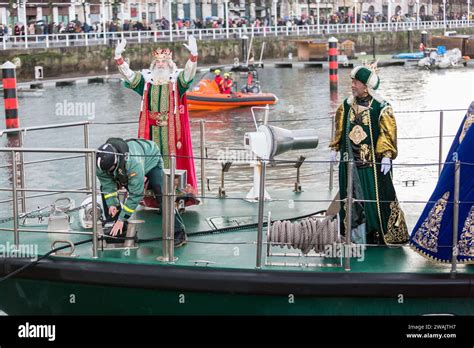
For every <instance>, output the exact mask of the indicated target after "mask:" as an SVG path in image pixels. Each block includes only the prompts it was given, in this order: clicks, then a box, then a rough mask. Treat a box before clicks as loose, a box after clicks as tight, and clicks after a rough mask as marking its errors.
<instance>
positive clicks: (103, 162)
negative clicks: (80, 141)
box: [97, 143, 118, 172]
mask: <svg viewBox="0 0 474 348" xmlns="http://www.w3.org/2000/svg"><path fill="white" fill-rule="evenodd" d="M117 163H118V155H117V150H116V149H115V147H113V146H112V145H110V144H109V143H105V144H104V145H101V146H100V147H99V148H98V149H97V167H98V168H100V169H102V170H104V171H106V172H112V171H114V169H115V167H116V166H117Z"/></svg>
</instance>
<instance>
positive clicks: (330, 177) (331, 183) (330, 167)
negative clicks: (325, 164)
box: [329, 116, 336, 190]
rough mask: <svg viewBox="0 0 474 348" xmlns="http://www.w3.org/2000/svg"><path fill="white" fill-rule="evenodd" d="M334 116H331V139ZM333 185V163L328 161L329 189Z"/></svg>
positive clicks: (333, 129) (333, 130)
mask: <svg viewBox="0 0 474 348" xmlns="http://www.w3.org/2000/svg"><path fill="white" fill-rule="evenodd" d="M335 122H336V117H335V116H331V139H334V132H335V126H334V123H335ZM333 186H334V163H333V162H332V161H331V163H329V190H332V189H333Z"/></svg>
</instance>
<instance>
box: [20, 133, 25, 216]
mask: <svg viewBox="0 0 474 348" xmlns="http://www.w3.org/2000/svg"><path fill="white" fill-rule="evenodd" d="M24 136H25V133H24V132H20V147H23V145H24V141H25V138H24ZM25 182H26V180H25V155H24V153H23V152H20V187H21V188H25ZM20 195H21V212H22V213H26V192H25V191H21V192H20Z"/></svg>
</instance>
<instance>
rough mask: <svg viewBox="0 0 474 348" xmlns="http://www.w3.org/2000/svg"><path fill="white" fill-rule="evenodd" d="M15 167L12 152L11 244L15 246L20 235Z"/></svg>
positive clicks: (14, 152) (13, 153)
mask: <svg viewBox="0 0 474 348" xmlns="http://www.w3.org/2000/svg"><path fill="white" fill-rule="evenodd" d="M17 169H18V168H17V167H16V151H12V174H13V178H12V184H13V185H12V194H13V243H14V244H15V246H17V247H18V246H19V245H20V233H19V231H18V191H17V176H18V175H17Z"/></svg>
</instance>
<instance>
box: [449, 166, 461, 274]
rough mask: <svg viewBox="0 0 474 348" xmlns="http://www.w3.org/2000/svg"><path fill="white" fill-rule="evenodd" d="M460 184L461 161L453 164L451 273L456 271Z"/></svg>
mask: <svg viewBox="0 0 474 348" xmlns="http://www.w3.org/2000/svg"><path fill="white" fill-rule="evenodd" d="M460 184H461V162H459V161H456V163H455V164H454V198H453V256H452V258H451V273H456V267H457V258H458V229H459V188H460Z"/></svg>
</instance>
